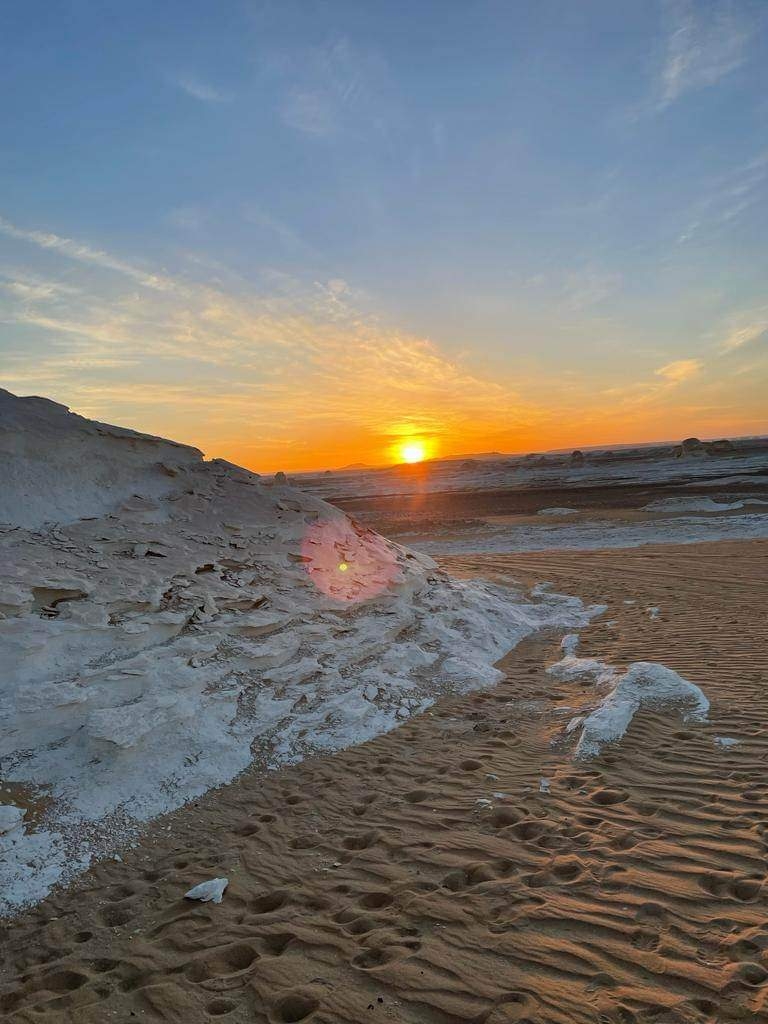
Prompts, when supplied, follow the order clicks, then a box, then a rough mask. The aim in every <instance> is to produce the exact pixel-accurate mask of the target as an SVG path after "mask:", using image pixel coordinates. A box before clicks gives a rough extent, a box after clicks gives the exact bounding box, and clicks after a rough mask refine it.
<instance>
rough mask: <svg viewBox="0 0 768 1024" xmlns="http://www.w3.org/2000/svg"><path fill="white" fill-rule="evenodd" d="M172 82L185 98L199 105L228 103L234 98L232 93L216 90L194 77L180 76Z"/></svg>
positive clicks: (188, 75)
mask: <svg viewBox="0 0 768 1024" xmlns="http://www.w3.org/2000/svg"><path fill="white" fill-rule="evenodd" d="M172 81H173V84H174V85H175V86H177V87H178V88H179V89H181V91H182V92H185V93H186V94H187V96H191V97H192V99H195V100H200V102H201V103H229V102H230V101H231V100H232V99H233V98H234V97H233V96H232V93H229V92H224V91H223V90H221V89H217V88H215V87H214V86H212V85H209V84H208V83H207V82H204V81H202V79H200V78H197V77H196V76H195V75H190V74H182V75H179V76H178V77H176V78H174V79H172Z"/></svg>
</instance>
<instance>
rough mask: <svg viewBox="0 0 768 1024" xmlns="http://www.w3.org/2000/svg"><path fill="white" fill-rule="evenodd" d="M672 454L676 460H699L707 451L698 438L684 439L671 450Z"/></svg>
mask: <svg viewBox="0 0 768 1024" xmlns="http://www.w3.org/2000/svg"><path fill="white" fill-rule="evenodd" d="M672 454H673V455H674V457H675V458H676V459H682V458H689V457H694V458H700V457H701V456H703V455H706V454H707V449H706V447H705V445H704V444H702V442H701V441H700V440H699V439H698V437H686V438H685V440H684V441H681V442H680V444H679V445H678V446H677V447H676V448H673V449H672Z"/></svg>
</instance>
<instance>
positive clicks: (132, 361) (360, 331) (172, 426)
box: [0, 231, 542, 465]
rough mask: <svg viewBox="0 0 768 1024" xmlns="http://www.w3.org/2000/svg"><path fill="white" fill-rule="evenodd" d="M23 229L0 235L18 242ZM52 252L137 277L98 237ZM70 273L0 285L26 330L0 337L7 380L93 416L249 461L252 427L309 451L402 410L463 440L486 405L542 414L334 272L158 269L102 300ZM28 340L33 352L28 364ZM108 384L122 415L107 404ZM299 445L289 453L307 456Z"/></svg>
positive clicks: (13, 318)
mask: <svg viewBox="0 0 768 1024" xmlns="http://www.w3.org/2000/svg"><path fill="white" fill-rule="evenodd" d="M28 235H29V233H28V232H18V231H17V232H16V233H15V234H13V235H12V237H14V238H18V239H19V240H20V241H24V242H26V241H29V238H28ZM43 237H45V238H46V239H49V238H50V237H52V236H49V235H45V236H43ZM53 237H57V236H53ZM59 241H61V240H59ZM37 244H40V243H39V242H38V243H37ZM73 246H74V247H75V248H74V249H73ZM46 247H47V246H46ZM52 249H53V251H54V252H56V253H57V254H58V255H59V256H61V257H64V258H66V259H71V258H73V252H76V253H77V256H75V257H74V258H75V259H76V261H77V262H85V263H91V262H94V260H93V259H92V258H90V257H89V258H86V259H84V258H83V255H82V253H83V252H87V253H90V254H96V255H97V256H98V264H99V266H104V267H105V268H107V269H110V270H113V269H115V268H116V267H117V268H119V270H120V271H121V272H122V273H123V275H124V276H125V277H126V278H127V279H128V280H129V281H130V283H131V285H133V282H134V281H135V280H136V273H135V272H134V271H135V268H132V267H130V265H128V264H125V263H124V262H123V261H121V260H119V259H117V258H115V257H112V256H110V255H109V254H107V253H104V252H102V251H100V250H95V249H91V248H90V247H87V246H84V245H82V244H80V243H71V244H69V245H62V244H57V245H53V246H52ZM126 268H127V269H126ZM141 273H142V277H143V276H144V272H141ZM151 279H152V280H153V281H154V276H151ZM76 280H77V283H78V286H79V290H78V291H76V292H72V293H70V292H67V291H61V290H56V289H55V288H43V287H40V288H38V289H37V290H31V291H30V290H29V288H27V289H25V288H21V289H18V288H11V289H10V290H8V289H7V291H8V296H9V301H8V312H7V313H6V314H5V316H4V319H5V321H6V322H7V323H12V324H16V325H18V326H21V327H23V328H25V331H24V333H23V334H21V335H19V338H20V339H21V340H20V341H19V342H18V343H16V344H15V346H14V342H12V341H10V340H9V341H8V342H6V343H5V347H6V349H7V351H8V356H9V358H8V359H7V360H5V361H4V362H5V365H4V368H3V372H2V374H0V380H2V381H3V382H4V383H5V386H10V387H13V386H17V387H18V386H24V387H25V388H28V387H29V386H32V387H33V388H34V389H35V390H38V389H39V390H43V391H45V390H46V389H48V390H49V391H52V392H53V394H54V397H61V398H63V399H64V400H66V401H68V402H79V401H80V400H81V399H82V400H83V405H82V408H83V409H84V410H85V411H87V412H89V413H90V414H92V415H98V416H101V417H105V416H106V417H107V418H108V417H109V416H112V415H114V416H117V415H120V417H121V418H122V420H123V421H124V422H129V421H130V420H131V419H133V418H134V416H136V415H138V418H137V419H136V422H137V423H138V425H139V426H142V425H145V426H146V427H147V429H149V428H150V426H151V429H152V430H154V431H155V432H157V431H160V432H165V433H166V434H169V435H171V436H179V437H181V439H184V440H192V441H195V440H196V441H197V442H198V443H203V444H204V445H206V446H207V447H208V448H214V449H215V450H216V451H217V452H230V453H235V454H236V453H237V452H243V451H246V450H247V452H248V459H249V460H250V461H251V462H252V463H253V460H255V459H257V458H258V459H270V458H272V457H273V456H271V455H270V454H269V453H268V452H266V443H265V441H264V439H265V438H266V437H274V436H281V437H282V438H283V440H282V442H281V443H282V444H283V446H285V444H286V438H287V439H292V444H293V446H294V447H295V448H296V451H299V449H301V451H303V452H305V453H306V452H307V451H309V452H313V451H316V445H317V444H318V443H319V441H318V438H319V437H321V436H323V437H325V442H324V443H325V444H326V445H332V444H335V443H336V442H335V441H333V438H334V437H342V436H347V437H348V438H352V439H357V443H361V442H360V440H359V439H360V438H379V439H381V438H384V437H387V436H388V435H389V433H390V432H391V430H392V427H393V425H394V424H396V423H399V422H403V421H406V420H407V421H409V422H414V423H416V422H418V423H419V424H420V426H421V429H424V430H428V431H429V432H431V433H434V434H435V435H445V434H451V433H455V432H457V431H461V432H462V434H463V435H464V436H465V437H466V438H467V439H469V438H472V437H474V436H478V434H480V433H482V431H483V430H485V431H487V430H488V429H490V427H489V425H490V424H491V423H492V424H493V427H494V429H496V428H497V427H498V423H497V418H498V413H497V412H496V411H494V410H498V409H500V408H503V409H505V410H506V411H505V414H504V419H505V422H506V424H507V425H508V426H509V427H510V428H512V427H514V424H515V423H516V422H523V421H525V422H535V421H538V420H539V419H540V417H541V415H542V413H541V412H540V411H539V410H537V408H536V407H535V406H534V404H533V403H531V402H526V401H525V400H524V399H523V398H522V397H521V396H520V395H519V394H516V393H515V392H514V391H513V390H512V389H511V388H509V387H508V386H506V385H503V384H501V383H499V382H496V381H491V380H489V379H487V378H484V377H483V376H481V375H479V374H476V373H473V372H472V371H471V369H469V368H468V367H467V366H466V365H465V364H464V363H463V361H461V360H460V359H456V358H451V357H448V356H447V355H446V354H445V353H444V352H443V351H442V350H441V349H440V347H439V346H438V345H436V344H435V343H433V342H432V341H430V340H429V339H427V338H423V337H418V336H415V335H412V334H408V333H404V332H400V331H397V330H395V329H393V328H392V327H391V326H388V325H386V324H383V323H381V322H379V321H378V320H377V319H376V317H373V316H371V315H369V314H367V313H366V312H365V311H364V310H362V309H361V308H359V307H358V306H357V305H356V301H357V300H356V298H355V295H354V292H353V290H352V289H351V288H350V286H349V285H348V284H347V282H346V281H344V280H342V279H341V278H338V277H335V278H334V277H331V278H329V279H327V280H324V281H319V282H317V281H315V282H312V281H307V282H305V283H303V284H300V283H297V282H295V281H292V280H291V279H286V280H284V281H282V282H281V291H280V292H278V293H275V292H273V293H272V294H270V295H268V296H266V297H263V296H262V297H259V296H256V295H254V294H253V293H252V292H251V293H245V294H242V293H238V292H235V291H229V290H226V289H225V288H224V287H223V286H216V287H214V286H211V285H204V284H200V285H195V286H192V285H191V284H190V283H189V282H187V281H185V280H183V279H177V278H165V279H164V282H165V284H164V287H163V288H158V287H151V288H148V289H146V290H141V291H139V292H137V290H136V289H135V288H134V287H131V288H129V289H124V293H123V294H119V293H117V294H115V292H114V289H112V290H111V293H110V299H109V301H106V300H105V299H104V297H103V294H102V292H101V285H100V281H99V280H96V279H94V278H93V275H89V274H86V273H85V272H84V271H81V272H80V275H79V277H78V278H76ZM5 283H6V284H9V283H10V284H13V283H14V282H12V281H11V282H8V281H6V282H5ZM16 283H19V282H16ZM22 283H23V282H22ZM30 287H31V286H30ZM30 332H32V333H30ZM30 338H33V339H34V344H35V345H36V346H37V348H38V349H39V354H38V355H37V356H36V358H35V366H34V373H32V374H31V375H30V365H29V339H30ZM115 368H119V376H118V375H116V373H115ZM20 380H21V381H23V382H24V383H23V385H22V384H21V383H20ZM148 382H151V385H152V386H151V387H149V386H148ZM118 386H119V389H121V394H122V396H123V398H122V399H121V402H123V403H124V407H125V411H124V412H123V411H122V410H123V405H121V404H120V403H118V404H117V405H115V401H116V398H115V389H116V388H117V387H118ZM99 394H101V398H100V399H99V397H98V396H99ZM110 396H111V397H110ZM173 396H175V398H174V397H173ZM172 398H173V401H172ZM201 408H204V409H205V417H204V420H203V422H202V423H201V418H200V410H201ZM110 409H111V410H112V411H111V412H110ZM131 410H133V412H132V411H131ZM137 410H138V413H137ZM142 410H144V411H143V412H142ZM147 410H151V413H152V417H153V419H152V423H151V424H150V423H149V421H148V419H147V418H146V417H147V416H148V415H149V413H148V412H147ZM509 410H514V413H510V411H509ZM275 443H277V442H275ZM350 443H352V444H354V443H355V442H354V441H352V442H350ZM377 443H378V442H377ZM297 446H298V447H297ZM281 450H282V449H281ZM300 457H301V456H300V455H298V454H297V455H296V459H297V460H298V459H299V458H300ZM311 457H312V456H311V455H310V456H308V455H307V454H304V455H303V459H304V464H305V465H306V464H307V460H308V459H311ZM315 457H316V456H315Z"/></svg>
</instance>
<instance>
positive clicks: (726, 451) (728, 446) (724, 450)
mask: <svg viewBox="0 0 768 1024" xmlns="http://www.w3.org/2000/svg"><path fill="white" fill-rule="evenodd" d="M735 450H736V449H735V447H734V444H733V441H729V440H728V438H726V437H724V438H722V439H721V440H720V441H710V443H709V444H708V445H707V451H708V452H709V454H710V455H730V453H731V452H734V451H735Z"/></svg>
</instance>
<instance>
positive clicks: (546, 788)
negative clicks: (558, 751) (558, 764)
mask: <svg viewBox="0 0 768 1024" xmlns="http://www.w3.org/2000/svg"><path fill="white" fill-rule="evenodd" d="M551 786H552V780H551V779H548V778H547V777H546V776H544V775H542V777H541V778H540V779H539V792H540V793H549V792H550V787H551Z"/></svg>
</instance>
